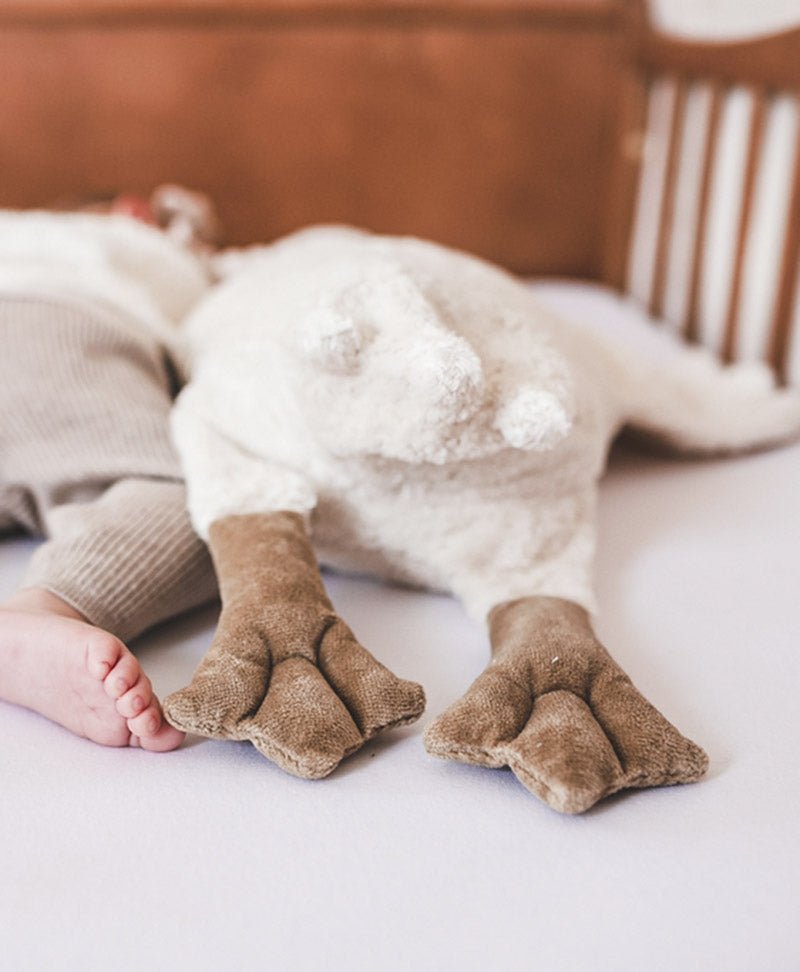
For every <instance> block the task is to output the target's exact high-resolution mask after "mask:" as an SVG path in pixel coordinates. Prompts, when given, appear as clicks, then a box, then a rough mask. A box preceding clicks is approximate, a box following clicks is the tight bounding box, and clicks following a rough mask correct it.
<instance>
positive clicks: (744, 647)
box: [0, 285, 800, 972]
mask: <svg viewBox="0 0 800 972" xmlns="http://www.w3.org/2000/svg"><path fill="white" fill-rule="evenodd" d="M542 292H543V294H544V296H545V298H546V299H548V300H550V301H551V302H552V303H554V304H556V305H558V306H559V307H560V308H561V309H562V310H564V311H565V312H566V313H570V314H577V315H579V316H586V317H587V318H591V319H597V320H602V319H604V318H606V319H609V318H614V319H615V320H617V321H618V322H619V321H624V320H626V319H627V318H629V317H630V316H631V314H632V313H633V312H632V311H631V310H630V308H628V307H627V306H624V305H621V304H620V303H619V302H618V301H616V299H613V298H610V297H609V296H607V295H605V294H603V293H601V292H598V291H596V290H593V289H588V288H575V287H567V286H565V285H558V286H548V287H545V288H543V291H542ZM618 326H623V327H624V326H627V325H625V324H619V323H618ZM32 545H33V541H29V540H23V539H16V540H12V541H8V542H5V543H3V544H2V545H0V595H2V594H5V593H7V592H9V591H11V590H12V589H13V587H14V584H15V582H16V579H17V578H18V576H19V575H20V573H21V571H22V568H23V565H24V563H25V560H26V557H27V556H28V554H29V553H30V550H31V549H32ZM799 564H800V445H794V446H790V447H787V448H785V449H782V450H780V451H776V452H772V453H768V454H761V455H753V456H747V457H742V458H737V459H732V460H727V461H723V462H710V461H709V462H706V461H702V462H676V461H671V460H667V459H661V458H653V457H652V456H644V455H639V454H636V453H633V452H630V451H618V452H617V453H616V454H615V456H614V457H613V462H612V466H611V469H610V471H609V473H608V475H607V477H606V479H605V481H604V483H603V485H602V490H601V502H600V550H599V556H598V561H597V587H598V593H599V603H600V615H599V619H598V630H599V632H600V634H601V636H602V638H603V640H604V641H605V643H606V644H607V646H608V647H609V649H610V650H611V652H612V654H614V655H615V657H616V658H617V660H618V661H619V662H620V663H621V664H622V665H623V667H624V668H626V670H627V671H628V673H629V674H630V675H631V677H632V678H633V679H634V681H635V682H636V683H637V685H638V686H639V688H640V689H641V690H642V691H643V692H644V693H645V694H646V695H647V696H648V697H649V698H650V699H651V700H652V701H653V702H654V703H655V704H656V705H657V706H658V707H659V708H660V709H661V710H662V711H663V712H664V713H665V714H666V715H667V716H668V718H670V719H671V720H672V721H673V722H675V724H676V725H677V726H678V727H679V728H680V729H681V730H682V731H683V732H685V733H686V734H687V735H689V736H691V737H692V738H693V739H695V740H696V741H697V742H699V743H700V744H702V745H703V746H704V747H705V748H706V749H707V751H708V753H709V755H710V758H711V769H710V772H709V775H708V777H707V779H706V780H705V781H703V782H702V783H699V784H696V785H693V786H689V787H675V788H668V789H660V790H651V791H644V792H638V793H632V794H625V795H621V796H618V797H615V798H613V799H611V800H609V801H606V802H605V803H603V804H601V805H599V806H598V807H596V808H595V809H593V810H592V811H590V812H589V813H587V814H585V815H583V816H581V817H564V816H560V815H558V814H556V813H555V812H553V811H551V810H549V809H548V808H547V807H545V806H544V805H543V804H541V803H539V802H538V801H537V800H536V799H535V798H534V797H532V796H531V795H530V794H529V793H528V792H527V791H526V790H524V789H523V787H522V786H521V785H520V784H519V783H518V782H517V781H516V779H515V778H514V777H513V775H512V774H511V773H510V772H509V771H498V770H487V769H480V768H473V767H466V766H459V765H456V764H453V763H445V762H440V761H436V760H433V759H431V758H430V757H428V756H427V755H426V754H425V752H424V750H423V747H422V742H421V738H420V737H421V733H422V730H423V729H424V727H425V725H426V724H427V723H428V721H430V719H431V718H432V717H433V716H434V715H435V714H437V713H438V712H440V711H441V710H442V709H443V708H444V707H445V706H446V705H447V704H448V703H449V702H451V701H453V700H454V699H455V698H457V697H458V696H459V695H460V694H461V693H462V692H463V691H464V689H465V688H466V687H467V685H468V684H469V683H470V681H471V680H472V679H473V678H474V677H475V676H476V675H477V674H478V673H479V671H480V670H481V668H482V667H483V665H484V663H485V661H486V658H487V652H488V642H487V639H486V635H485V632H484V630H483V629H482V628H481V627H480V626H478V625H475V624H473V623H472V622H470V621H469V620H468V619H467V618H466V617H465V615H464V614H463V612H462V611H461V609H460V607H459V606H458V605H457V604H456V603H455V602H453V601H452V600H450V599H448V598H446V597H441V596H434V595H430V594H426V593H419V592H412V591H407V590H400V589H395V588H389V587H383V586H381V585H378V584H374V583H371V582H369V581H365V580H354V579H348V578H342V577H328V584H329V590H330V592H331V595H332V597H333V600H334V602H335V604H336V606H337V608H338V609H339V611H340V612H341V613H342V614H343V615H344V617H345V618H346V619H347V620H348V623H349V624H350V625H351V626H352V627H353V628H354V630H355V632H356V633H357V634H358V635H359V637H360V638H361V640H362V641H363V642H364V643H365V644H366V645H368V646H369V647H370V648H371V649H372V651H373V652H374V653H375V654H376V655H377V656H378V657H379V658H380V659H381V660H382V661H384V662H385V663H386V664H388V665H389V666H390V667H391V668H393V669H394V670H395V671H396V672H397V673H398V674H400V675H403V676H405V677H409V678H414V679H416V680H418V681H421V682H422V683H423V684H424V686H425V688H426V691H427V695H428V709H427V712H426V714H425V715H424V717H423V719H422V720H421V721H420V723H418V724H417V725H415V726H411V727H407V728H405V729H402V730H399V731H396V732H394V733H392V734H391V735H389V736H387V737H385V738H382V739H379V740H378V741H376V742H373V743H371V744H370V745H368V746H367V747H366V748H365V749H364V750H363V751H362V752H361V753H360V754H358V755H356V756H355V757H353V758H351V759H350V760H349V761H348V762H347V763H346V764H345V765H344V766H343V767H341V768H340V769H339V770H338V771H337V772H336V773H335V774H334V775H333V776H332V777H330V778H329V779H327V780H324V781H319V782H306V781H301V780H298V779H294V778H292V777H289V776H286V775H285V774H283V773H282V772H281V771H279V770H278V769H276V768H275V767H274V766H273V765H271V764H270V763H268V762H267V761H266V760H265V759H263V757H261V756H260V755H258V753H257V752H256V751H255V750H254V749H252V748H251V747H250V746H249V744H247V743H241V744H240V743H218V742H209V741H205V740H199V739H194V740H191V741H190V743H189V744H188V745H185V746H184V747H183V748H182V749H180V750H178V751H176V752H174V753H170V754H166V755H162V756H157V755H151V754H147V753H143V752H141V751H138V750H111V749H102V748H100V747H98V746H94V745H93V744H91V743H88V742H85V741H83V740H80V739H76V738H74V737H72V736H71V735H70V734H68V733H67V732H66V731H63V730H61V729H60V728H58V727H57V726H54V725H52V724H50V723H48V722H47V721H46V720H44V719H43V718H41V717H38V716H36V715H34V714H32V713H29V712H27V711H24V710H20V709H17V708H14V707H12V706H9V705H5V704H0V738H1V739H2V744H0V780H2V784H1V785H2V790H1V791H0V793H1V794H2V795H1V796H0V968H2V969H4V970H5V969H7V970H13V972H17V970H28V969H30V970H41V969H45V968H46V969H56V970H72V969H86V968H90V969H95V968H97V969H100V968H109V969H115V970H121V972H127V970H134V969H136V970H139V969H142V968H145V969H154V970H160V969H170V970H176V969H177V970H184V969H187V970H188V969H191V970H193V972H194V970H212V969H213V970H218V969H222V968H248V969H261V968H265V969H266V968H269V969H275V970H283V969H297V970H317V969H337V970H338V969H342V970H344V969H347V970H362V969H363V970H367V969H369V970H372V969H376V970H394V969H398V970H399V969H420V970H445V969H459V970H473V969H474V970H478V969H487V968H502V969H510V970H523V969H536V968H539V969H543V970H552V969H565V970H573V969H578V970H582V969H587V970H588V969H592V970H604V969H608V970H628V969H630V970H634V969H637V970H638V969H648V970H675V969H698V970H701V969H702V970H707V969H725V970H726V972H732V970H755V969H775V970H789V969H797V968H800V929H799V928H798V925H797V902H798V901H799V900H800V836H799V835H800V827H799V826H798V821H797V817H798V814H797V809H796V808H797V804H798V801H800V757H798V750H797V737H798V733H799V732H800V715H798V704H797V696H798V689H799V688H800V655H799V654H798V640H800V638H799V635H800V597H798V573H799V571H798V565H799ZM214 618H215V611H214V609H208V610H205V611H202V612H199V613H198V614H196V615H194V616H191V617H188V618H185V619H182V620H181V621H179V622H176V623H173V624H170V625H167V626H165V627H164V628H162V629H160V630H158V631H156V632H154V633H152V634H151V635H150V636H148V637H146V638H145V639H143V640H142V641H141V643H140V644H139V645H138V646H137V647H138V652H139V654H140V656H141V658H142V659H143V662H144V664H145V666H146V668H147V670H148V672H149V673H150V675H151V676H152V678H153V680H154V682H155V684H156V688H157V690H158V691H159V692H160V693H166V692H169V691H171V690H172V689H174V688H177V687H179V686H180V685H182V684H184V683H185V682H186V681H187V680H188V678H189V676H190V675H191V672H192V670H193V668H194V665H195V664H196V663H197V661H198V660H199V658H200V657H201V655H202V653H203V651H204V649H205V647H206V646H207V645H208V643H209V641H210V638H211V634H212V631H213V624H214Z"/></svg>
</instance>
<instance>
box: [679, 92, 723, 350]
mask: <svg viewBox="0 0 800 972" xmlns="http://www.w3.org/2000/svg"><path fill="white" fill-rule="evenodd" d="M710 90H711V103H710V105H709V111H708V125H707V128H706V138H705V144H704V146H703V170H702V175H701V177H700V199H699V203H698V209H699V211H698V214H697V232H696V234H695V238H694V249H693V251H692V270H691V276H690V278H689V299H688V306H689V311H688V315H687V318H686V332H685V336H686V338H687V340H689V341H699V339H700V289H701V285H702V278H703V252H704V250H705V245H706V238H707V235H708V211H709V204H710V200H711V177H712V174H713V171H714V164H715V161H716V154H717V139H718V135H719V126H720V118H721V117H722V97H723V91H722V88H721V87H720V85H718V84H714V85H712V86H711V89H710Z"/></svg>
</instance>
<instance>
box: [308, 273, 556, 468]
mask: <svg viewBox="0 0 800 972" xmlns="http://www.w3.org/2000/svg"><path fill="white" fill-rule="evenodd" d="M294 337H295V346H296V351H297V352H298V356H299V359H300V361H299V363H300V366H301V367H302V366H303V363H305V370H306V374H307V378H308V381H307V385H306V388H307V391H306V393H305V395H304V402H305V407H306V409H307V410H308V415H309V419H310V422H311V423H313V426H314V428H315V430H316V432H317V433H318V435H319V436H320V438H321V439H322V440H323V441H324V442H325V444H326V445H328V446H329V447H330V449H331V451H333V452H334V453H335V454H337V455H348V454H351V455H352V454H369V455H377V456H381V457H384V458H387V459H399V460H403V461H408V462H431V463H442V462H446V461H450V460H453V459H470V458H479V457H485V456H487V455H491V454H493V453H495V452H497V451H499V450H501V449H504V448H508V447H509V446H513V447H514V448H517V449H530V450H544V449H550V448H552V447H554V446H555V445H556V444H557V443H558V442H559V441H560V440H561V439H562V438H563V437H564V436H565V435H566V434H567V432H568V431H569V428H570V421H571V420H570V414H569V402H568V401H565V396H564V395H563V394H561V395H559V394H558V391H561V392H562V393H563V390H564V385H563V382H562V383H560V384H559V386H558V389H555V388H553V387H550V388H548V387H547V386H546V385H544V386H543V385H537V384H535V383H531V382H529V381H523V382H520V381H518V380H516V379H515V376H514V375H513V374H512V373H511V371H510V370H504V369H497V368H495V369H492V370H491V372H490V373H489V374H486V373H485V370H484V367H483V365H482V363H481V355H480V350H482V349H480V348H478V349H476V348H475V347H473V345H472V344H471V343H470V342H469V341H468V340H467V339H466V338H465V337H464V336H463V335H462V334H459V333H458V332H457V330H456V329H455V328H454V326H453V323H452V322H451V321H448V320H446V319H445V313H443V310H442V308H441V306H434V304H433V303H432V302H431V301H430V300H429V299H428V296H427V295H426V293H425V290H424V285H421V284H420V282H419V281H417V280H414V279H413V278H412V277H411V276H410V275H409V274H408V273H407V272H405V270H404V269H403V268H402V267H401V266H399V265H397V264H394V263H392V262H391V261H389V260H384V259H379V260H372V261H370V262H369V263H368V264H366V265H364V264H362V265H361V267H360V270H359V279H358V280H357V282H355V283H353V284H352V285H351V286H347V287H345V288H343V289H339V290H338V291H336V292H335V293H323V294H322V295H321V296H320V297H319V298H318V300H317V303H316V305H315V306H314V307H313V308H312V309H311V310H310V311H309V312H308V313H306V314H305V316H304V317H303V319H302V320H301V322H300V323H299V326H298V327H297V329H296V331H295V332H294ZM564 370H566V369H565V367H559V368H553V369H552V371H553V372H556V371H564Z"/></svg>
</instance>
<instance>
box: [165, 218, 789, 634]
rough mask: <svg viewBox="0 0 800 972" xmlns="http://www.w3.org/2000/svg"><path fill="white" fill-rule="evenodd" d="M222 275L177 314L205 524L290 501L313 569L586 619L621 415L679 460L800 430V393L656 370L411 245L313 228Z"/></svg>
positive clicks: (718, 376) (736, 375) (744, 373)
mask: <svg viewBox="0 0 800 972" xmlns="http://www.w3.org/2000/svg"><path fill="white" fill-rule="evenodd" d="M226 268H227V270H228V272H229V277H228V279H227V281H226V282H225V283H223V284H221V285H220V286H219V287H218V288H217V289H216V290H215V291H213V292H211V293H210V294H209V295H208V296H207V297H206V298H205V299H204V300H203V301H202V302H201V304H200V305H199V306H198V307H197V308H196V310H195V311H194V312H193V314H192V315H191V316H190V318H189V320H188V321H187V323H186V327H185V332H186V339H187V341H188V345H189V355H190V358H191V362H192V381H191V384H190V386H189V388H188V389H187V390H186V391H184V393H183V394H182V395H181V397H180V400H179V402H178V405H177V409H176V413H175V434H176V441H177V444H178V447H179V450H180V452H181V455H182V458H183V462H184V467H185V470H186V474H187V482H188V488H189V505H190V510H191V513H192V517H193V521H194V523H195V526H196V528H197V529H198V530H199V532H200V533H201V534H203V535H205V534H206V532H207V529H208V526H209V524H210V523H212V522H213V521H214V520H216V519H220V518H222V517H224V516H227V515H230V514H235V513H254V512H262V511H269V510H276V509H290V510H296V511H297V512H300V513H303V514H306V515H308V516H309V517H310V521H311V525H312V531H313V536H314V540H315V544H316V546H317V549H318V552H319V555H320V558H321V560H322V561H323V563H325V564H328V565H331V566H335V567H337V568H339V569H343V570H347V571H356V572H368V573H375V574H378V575H379V576H383V577H388V578H394V579H400V580H404V581H408V582H411V583H414V584H419V585H423V586H426V587H430V588H434V589H439V590H447V591H453V592H455V593H456V594H457V595H458V596H459V597H460V598H461V599H462V600H463V601H464V602H465V604H466V605H467V607H468V608H469V610H470V611H471V612H472V613H473V614H474V616H476V617H483V616H485V614H486V612H487V611H488V610H489V609H490V608H491V607H492V606H493V605H495V604H498V603H500V602H503V601H506V600H510V599H513V598H517V597H523V596H526V595H530V594H541V595H549V596H556V597H562V598H566V599H568V600H572V601H575V602H577V603H579V604H582V605H584V606H585V607H587V608H589V609H590V610H591V609H593V607H594V597H593V592H592V581H591V569H592V559H593V554H594V545H595V493H596V481H597V479H598V477H599V475H600V474H601V472H602V470H603V467H604V463H605V456H606V451H607V448H608V445H609V442H610V441H611V439H612V438H613V436H614V435H615V433H616V432H617V431H618V429H619V428H620V426H621V425H622V424H623V423H625V422H631V423H633V424H636V425H640V426H642V427H644V428H646V429H648V430H650V431H652V432H654V433H655V434H657V435H659V436H661V437H663V438H665V439H666V440H668V441H670V442H672V443H673V444H674V445H677V446H678V447H680V448H683V449H686V450H718V449H734V448H744V447H750V446H752V445H757V444H761V443H763V442H766V441H770V440H777V439H781V438H783V437H786V436H788V435H791V434H794V433H796V432H797V431H799V430H800V398H799V397H798V396H797V394H795V393H788V392H777V391H775V390H774V389H773V388H772V384H771V379H770V378H769V376H768V374H767V373H766V371H765V370H763V369H761V368H759V367H757V366H750V367H742V368H738V369H731V370H728V371H724V370H723V369H721V368H720V367H719V366H717V365H716V364H715V363H714V361H713V359H712V358H711V357H710V356H709V355H708V354H706V353H704V352H697V351H694V352H689V351H686V350H684V351H683V352H680V353H679V352H678V350H676V349H675V347H673V348H672V350H671V352H670V355H669V356H668V357H669V362H666V361H665V360H664V356H663V355H662V356H661V357H659V358H658V360H657V361H656V360H655V358H654V355H656V354H657V353H658V352H657V350H655V349H653V350H648V351H646V352H642V351H641V350H639V348H640V346H642V345H644V344H645V343H647V346H648V347H649V343H650V342H645V341H644V340H638V341H637V342H636V345H635V346H634V344H633V343H630V344H629V343H628V342H622V341H614V340H608V339H607V338H606V337H605V336H602V335H601V333H600V332H599V331H598V330H597V329H587V328H581V327H579V326H574V325H573V324H572V323H570V321H569V320H564V319H561V318H559V317H558V316H555V315H554V314H553V313H552V312H551V311H549V310H548V309H547V308H546V306H544V305H543V304H542V303H540V302H538V301H536V300H535V299H534V297H533V296H532V295H531V292H530V290H529V289H527V288H526V287H524V286H523V285H522V284H521V283H519V282H518V281H516V280H514V279H512V278H511V277H510V276H508V275H506V274H505V273H502V272H501V271H499V270H498V269H496V268H493V267H491V266H489V265H488V264H486V263H483V262H481V261H479V260H477V259H474V258H472V257H469V256H466V255H464V254H460V253H456V252H454V251H452V250H446V249H443V248H441V247H438V246H434V245H433V244H429V243H424V242H421V241H419V240H415V239H410V238H406V239H399V238H390V237H377V236H371V235H368V234H366V233H361V232H359V231H356V230H351V229H347V228H336V227H324V228H317V229H311V230H306V231H304V232H302V233H298V234H295V235H293V236H291V237H288V238H286V239H285V240H283V241H280V242H279V243H278V244H276V245H274V246H271V247H263V248H258V249H255V250H253V251H251V252H250V253H244V254H240V255H239V256H238V259H236V260H235V261H234V262H231V261H230V259H229V260H228V262H227V264H226ZM640 330H641V325H640ZM653 343H654V344H655V345H656V346H657V345H658V341H656V340H655V339H653Z"/></svg>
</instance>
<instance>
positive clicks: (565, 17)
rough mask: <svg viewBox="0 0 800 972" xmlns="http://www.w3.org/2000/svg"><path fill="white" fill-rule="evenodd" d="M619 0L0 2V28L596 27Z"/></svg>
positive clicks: (610, 14) (616, 8)
mask: <svg viewBox="0 0 800 972" xmlns="http://www.w3.org/2000/svg"><path fill="white" fill-rule="evenodd" d="M622 2H624V0H2V3H0V23H17V24H21V23H28V24H42V23H48V24H54V23H60V24H64V23H67V22H71V23H79V22H83V23H85V22H87V21H93V22H96V23H97V22H102V23H111V22H116V23H123V22H124V23H131V22H136V21H138V22H148V21H151V22H152V21H154V20H165V19H166V20H175V19H178V20H180V21H182V22H184V23H186V22H187V21H189V20H205V21H214V22H221V21H228V22H229V21H231V20H247V21H248V22H251V23H252V22H256V21H261V22H264V21H265V20H268V21H270V22H272V23H278V22H282V21H283V22H285V21H294V22H298V21H300V20H304V21H308V20H316V21H320V20H330V19H337V20H340V21H341V20H343V19H347V20H352V19H353V18H356V19H357V20H358V22H359V23H360V24H366V23H369V22H371V21H375V20H382V21H384V22H385V21H387V20H388V19H392V18H414V19H416V20H420V19H425V20H429V21H430V20H442V19H444V20H451V21H452V20H457V21H459V22H462V23H465V22H470V21H473V22H474V21H480V22H482V23H489V22H491V21H497V20H507V19H509V18H513V19H519V20H527V21H529V22H530V21H535V22H539V23H541V22H543V21H544V20H551V21H557V22H559V23H562V24H565V23H577V22H583V23H585V24H590V25H597V24H599V23H601V22H603V21H604V20H605V21H609V20H616V18H617V16H618V14H619V12H620V10H621V7H622Z"/></svg>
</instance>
